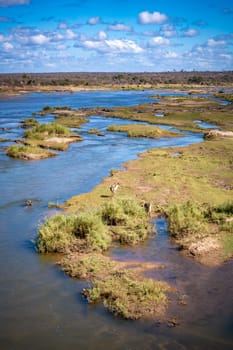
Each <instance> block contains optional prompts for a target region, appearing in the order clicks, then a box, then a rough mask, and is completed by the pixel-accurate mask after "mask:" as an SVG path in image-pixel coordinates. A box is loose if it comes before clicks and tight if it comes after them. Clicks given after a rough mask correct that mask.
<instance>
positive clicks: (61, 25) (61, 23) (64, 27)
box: [58, 22, 68, 29]
mask: <svg viewBox="0 0 233 350" xmlns="http://www.w3.org/2000/svg"><path fill="white" fill-rule="evenodd" d="M67 28H68V25H67V23H66V22H60V23H59V24H58V29H67Z"/></svg>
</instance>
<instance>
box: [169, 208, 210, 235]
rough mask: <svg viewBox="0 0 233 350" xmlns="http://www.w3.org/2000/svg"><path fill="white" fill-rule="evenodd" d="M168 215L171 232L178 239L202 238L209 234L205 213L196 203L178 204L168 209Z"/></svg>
mask: <svg viewBox="0 0 233 350" xmlns="http://www.w3.org/2000/svg"><path fill="white" fill-rule="evenodd" d="M167 215H168V225H169V231H170V233H171V235H172V236H174V237H176V238H183V237H188V236H190V235H191V236H195V237H202V236H204V235H205V234H206V232H207V224H206V220H205V217H204V211H203V209H202V208H201V207H200V206H199V205H198V204H196V203H193V202H191V201H187V202H186V203H183V204H176V205H174V206H172V207H170V208H169V209H168V211H167Z"/></svg>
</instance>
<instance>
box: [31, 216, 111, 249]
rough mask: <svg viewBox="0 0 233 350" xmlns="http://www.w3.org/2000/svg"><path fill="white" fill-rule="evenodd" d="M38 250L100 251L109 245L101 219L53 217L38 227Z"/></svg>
mask: <svg viewBox="0 0 233 350" xmlns="http://www.w3.org/2000/svg"><path fill="white" fill-rule="evenodd" d="M38 233H39V236H38V242H37V246H38V250H39V252H41V253H45V252H66V251H69V250H72V251H75V250H80V249H82V250H83V249H85V250H97V251H102V250H105V249H107V248H108V247H109V245H110V244H111V236H110V235H109V234H108V232H107V230H106V227H105V226H104V224H103V222H102V221H101V218H100V217H98V216H97V215H95V214H89V213H83V214H80V215H71V216H66V215H60V214H58V215H55V216H53V217H51V218H49V219H48V220H47V221H46V222H45V223H44V224H43V225H41V226H40V227H39V231H38Z"/></svg>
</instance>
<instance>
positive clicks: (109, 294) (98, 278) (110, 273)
mask: <svg viewBox="0 0 233 350" xmlns="http://www.w3.org/2000/svg"><path fill="white" fill-rule="evenodd" d="M61 265H62V268H63V270H64V271H65V272H66V273H68V274H69V275H70V276H72V277H77V278H82V279H86V280H89V281H91V282H92V287H90V288H88V289H84V290H83V294H84V295H85V296H86V298H87V300H88V302H89V303H97V302H100V301H101V302H103V304H104V305H105V307H106V308H108V310H109V311H110V312H112V313H113V314H114V315H116V316H120V317H123V318H126V319H139V318H149V317H154V316H156V315H157V316H158V315H161V313H162V312H164V310H165V308H166V306H167V295H166V293H167V292H168V291H169V290H170V287H169V286H168V284H167V283H165V282H160V281H155V280H152V279H149V278H145V277H142V276H141V275H139V274H138V273H136V271H134V270H133V269H125V268H122V266H121V263H119V262H116V261H111V260H110V259H108V258H106V257H104V256H101V255H95V254H91V255H84V256H76V257H73V258H72V259H70V258H69V257H66V258H64V259H63V261H62V263H61Z"/></svg>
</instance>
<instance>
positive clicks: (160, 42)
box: [148, 36, 170, 46]
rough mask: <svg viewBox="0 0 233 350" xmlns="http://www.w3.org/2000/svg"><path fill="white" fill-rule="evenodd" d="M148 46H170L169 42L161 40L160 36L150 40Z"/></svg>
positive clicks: (164, 39)
mask: <svg viewBox="0 0 233 350" xmlns="http://www.w3.org/2000/svg"><path fill="white" fill-rule="evenodd" d="M148 44H149V46H161V45H170V40H169V39H166V38H163V37H162V36H155V37H154V38H152V39H150V41H149V42H148Z"/></svg>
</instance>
